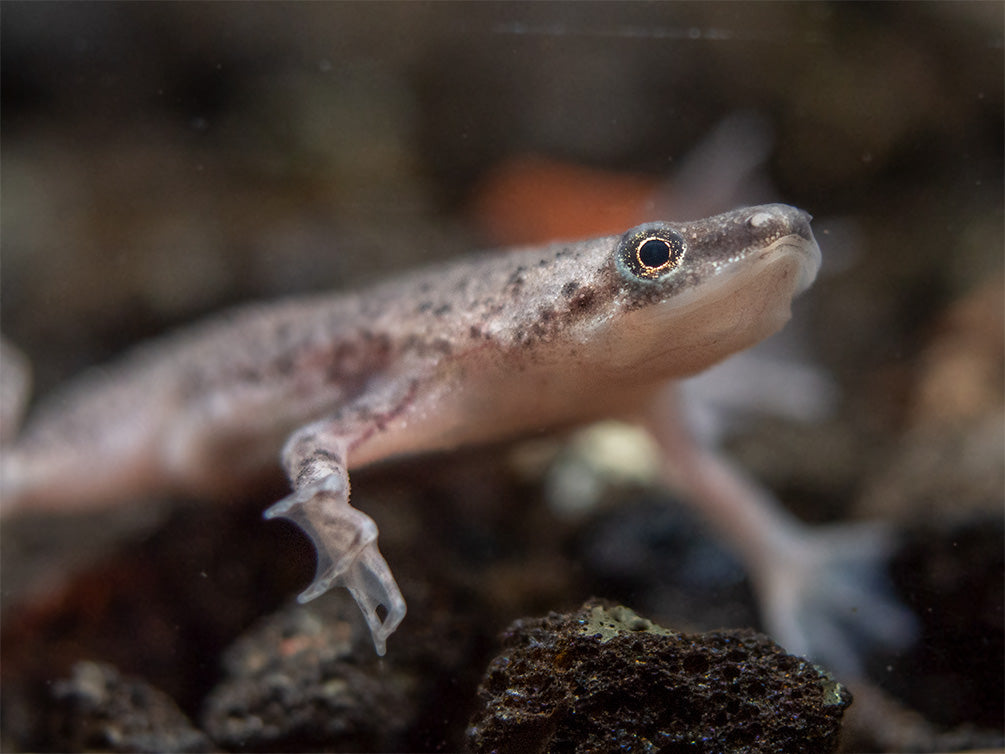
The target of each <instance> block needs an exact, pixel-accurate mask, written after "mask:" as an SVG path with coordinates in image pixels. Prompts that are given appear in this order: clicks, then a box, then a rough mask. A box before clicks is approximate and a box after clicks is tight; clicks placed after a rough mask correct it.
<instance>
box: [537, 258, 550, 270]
mask: <svg viewBox="0 0 1005 754" xmlns="http://www.w3.org/2000/svg"><path fill="white" fill-rule="evenodd" d="M549 264H551V263H550V262H549V261H548V260H547V259H542V260H541V261H540V262H538V263H537V266H538V267H541V268H544V267H547V266H548V265H549Z"/></svg>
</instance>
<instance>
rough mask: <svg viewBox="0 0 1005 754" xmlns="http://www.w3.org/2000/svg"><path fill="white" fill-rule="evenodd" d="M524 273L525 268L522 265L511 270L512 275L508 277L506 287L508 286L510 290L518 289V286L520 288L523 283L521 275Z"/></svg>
mask: <svg viewBox="0 0 1005 754" xmlns="http://www.w3.org/2000/svg"><path fill="white" fill-rule="evenodd" d="M526 271H527V268H526V267H524V266H523V265H520V266H519V267H517V268H516V269H515V270H513V274H511V275H510V276H509V280H508V281H507V282H506V285H508V286H509V287H511V288H519V287H520V286H522V285H523V283H524V279H523V274H524V273H525V272H526Z"/></svg>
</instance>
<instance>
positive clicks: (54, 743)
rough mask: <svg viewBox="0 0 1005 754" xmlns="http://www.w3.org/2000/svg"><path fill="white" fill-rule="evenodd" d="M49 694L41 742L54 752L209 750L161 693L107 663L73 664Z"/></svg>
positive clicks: (207, 743) (209, 745)
mask: <svg viewBox="0 0 1005 754" xmlns="http://www.w3.org/2000/svg"><path fill="white" fill-rule="evenodd" d="M53 695H54V697H55V703H54V705H53V709H52V713H51V717H50V719H49V726H48V727H49V733H50V736H51V740H50V741H47V742H46V747H47V748H48V747H49V746H51V747H52V750H53V751H60V750H62V751H106V752H205V751H213V750H214V746H213V744H212V742H211V741H210V740H209V738H208V737H207V736H206V735H205V734H203V733H202V732H201V731H199V730H197V729H196V728H195V726H194V725H192V723H191V722H190V721H189V719H188V718H187V717H186V716H185V715H184V714H183V713H182V712H181V710H179V709H178V707H177V706H176V705H175V703H174V702H173V701H172V700H171V699H170V698H169V697H168V696H167V695H166V694H164V693H163V692H161V691H158V690H157V689H155V688H153V687H151V686H150V685H149V684H147V683H145V682H143V681H141V680H139V679H136V678H130V677H126V676H123V675H121V674H120V673H119V672H118V671H117V670H116V669H115V668H113V667H112V666H110V665H106V664H103V663H97V662H79V663H77V664H76V665H75V666H74V668H73V675H72V677H70V678H68V679H65V680H61V681H58V682H57V683H56V684H55V685H54V687H53Z"/></svg>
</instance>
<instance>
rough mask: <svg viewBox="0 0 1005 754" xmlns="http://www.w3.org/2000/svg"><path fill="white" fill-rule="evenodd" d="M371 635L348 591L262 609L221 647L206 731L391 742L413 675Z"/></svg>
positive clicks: (243, 736)
mask: <svg viewBox="0 0 1005 754" xmlns="http://www.w3.org/2000/svg"><path fill="white" fill-rule="evenodd" d="M369 642H370V639H369V636H368V635H367V634H366V631H365V628H364V627H363V625H362V621H361V620H359V618H358V616H357V615H356V614H355V606H354V605H353V604H352V603H351V602H350V601H349V600H348V599H346V600H341V599H338V600H324V601H321V600H319V601H318V603H317V604H316V605H313V606H305V607H301V606H294V607H290V608H288V609H286V610H283V611H281V612H279V613H276V614H275V615H273V616H270V617H269V618H267V619H265V620H264V621H263V622H262V623H260V624H259V625H258V626H256V627H255V628H253V629H252V630H250V631H248V633H247V634H245V635H244V636H243V637H242V638H241V639H239V640H238V641H237V642H235V643H234V644H233V645H232V646H231V647H230V648H229V649H228V650H227V651H226V652H225V653H224V659H223V665H224V676H225V677H224V678H223V680H222V681H221V682H220V683H219V684H218V685H217V686H216V688H215V689H213V691H212V692H211V693H210V694H209V696H208V697H207V699H206V702H205V705H204V714H203V724H204V726H205V729H206V731H207V732H208V733H209V734H210V735H211V736H212V737H213V739H214V740H215V741H216V742H217V743H219V744H220V745H221V746H223V747H224V748H227V749H240V750H242V751H282V750H295V751H332V750H337V751H394V750H398V749H399V748H400V747H401V746H402V741H401V738H400V737H401V736H402V735H403V733H404V732H405V731H406V730H407V729H408V727H409V725H410V724H413V723H414V718H415V716H416V714H417V709H418V704H419V701H418V700H417V699H416V696H417V694H416V682H415V678H414V676H413V675H411V674H409V673H408V672H405V671H404V670H403V669H402V668H401V666H399V665H398V664H397V663H396V662H395V661H394V660H393V659H392V658H384V659H383V660H381V659H378V658H377V657H376V655H375V654H374V652H373V647H372V645H370V644H369Z"/></svg>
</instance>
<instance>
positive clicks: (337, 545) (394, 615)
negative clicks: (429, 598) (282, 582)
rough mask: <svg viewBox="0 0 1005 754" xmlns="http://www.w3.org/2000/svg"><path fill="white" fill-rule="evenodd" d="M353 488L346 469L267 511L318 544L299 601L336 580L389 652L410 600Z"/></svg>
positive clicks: (378, 647) (382, 649)
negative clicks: (354, 502)
mask: <svg viewBox="0 0 1005 754" xmlns="http://www.w3.org/2000/svg"><path fill="white" fill-rule="evenodd" d="M348 492H349V490H348V484H347V482H346V479H345V476H344V473H343V474H337V473H335V474H330V475H328V476H326V477H323V478H321V479H320V480H318V481H317V482H313V483H310V484H307V485H306V486H303V487H301V488H300V489H298V490H297V491H296V492H294V493H293V494H291V495H289V496H288V497H286V498H284V499H282V500H280V501H279V502H278V503H276V504H275V505H273V506H272V507H271V508H269V509H268V510H266V511H265V514H264V515H265V518H270V519H271V518H276V517H282V518H287V519H289V520H290V521H293V522H294V523H295V524H297V525H298V526H299V527H300V528H301V529H303V530H304V532H305V533H306V534H307V536H309V537H310V539H311V541H312V542H313V544H314V547H315V549H316V550H317V571H316V573H315V576H314V581H313V582H312V583H311V585H310V586H309V587H308V588H307V589H305V590H304V591H303V592H302V593H301V594H300V596H299V597H298V598H297V599H298V601H299V602H301V603H303V602H309V601H310V600H312V599H314V598H315V597H319V596H320V595H322V594H324V593H325V592H327V591H328V590H329V589H331V588H332V587H333V586H344V587H346V588H347V589H348V590H349V592H350V593H351V594H352V596H353V599H355V600H356V603H357V604H358V605H359V607H360V610H362V611H363V617H364V618H365V619H366V623H367V625H368V626H369V628H370V633H371V635H372V636H373V645H374V648H375V649H376V650H377V654H378V655H383V654H384V652H385V651H386V648H387V637H388V636H390V635H391V634H392V633H394V630H395V629H396V628H397V627H398V624H399V623H401V620H402V618H404V617H405V600H404V599H403V598H402V596H401V592H400V591H399V590H398V585H397V583H395V580H394V576H393V575H392V574H391V569H390V568H388V565H387V562H386V561H385V560H384V557H383V556H382V555H381V554H380V550H379V549H377V525H376V524H375V523H374V521H373V519H372V518H370V517H369V516H367V515H366V514H365V513H362V512H361V511H358V510H356V509H355V508H353V507H352V506H351V505H349V500H348ZM380 607H383V608H384V611H385V614H384V616H383V618H382V617H381V615H380V613H379V612H378V609H379V608H380Z"/></svg>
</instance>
